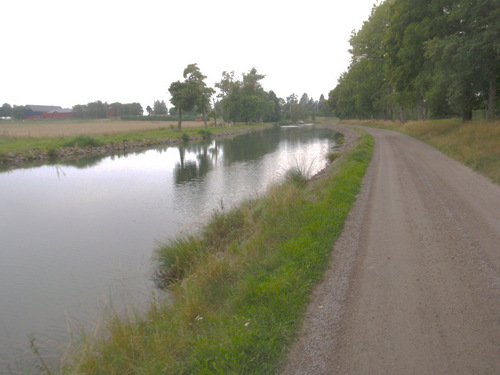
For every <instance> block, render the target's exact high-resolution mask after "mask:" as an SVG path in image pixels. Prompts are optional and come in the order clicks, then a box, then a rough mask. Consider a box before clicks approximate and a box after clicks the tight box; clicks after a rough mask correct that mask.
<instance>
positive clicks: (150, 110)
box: [146, 105, 153, 116]
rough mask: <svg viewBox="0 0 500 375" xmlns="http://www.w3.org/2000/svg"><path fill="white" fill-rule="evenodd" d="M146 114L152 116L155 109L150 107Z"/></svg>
mask: <svg viewBox="0 0 500 375" xmlns="http://www.w3.org/2000/svg"><path fill="white" fill-rule="evenodd" d="M146 112H147V113H148V116H151V115H152V114H153V108H151V106H150V105H148V106H147V107H146Z"/></svg>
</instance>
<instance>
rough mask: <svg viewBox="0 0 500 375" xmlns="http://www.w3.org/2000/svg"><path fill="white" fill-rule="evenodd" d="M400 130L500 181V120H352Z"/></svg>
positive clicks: (498, 182) (496, 181) (497, 181)
mask: <svg viewBox="0 0 500 375" xmlns="http://www.w3.org/2000/svg"><path fill="white" fill-rule="evenodd" d="M349 122H350V123H355V124H362V125H367V126H375V127H379V128H384V129H390V130H396V131H399V132H402V133H405V134H408V135H411V136H413V137H415V138H418V139H420V140H422V141H424V142H426V143H428V144H429V145H431V146H433V147H435V148H437V149H438V150H440V151H441V152H443V153H445V154H446V155H448V156H450V157H451V158H453V159H455V160H457V161H459V162H461V163H462V164H465V165H467V166H468V167H470V168H472V169H474V170H475V171H477V172H479V173H481V174H483V175H484V176H486V177H488V178H490V179H491V180H492V181H493V182H495V183H497V184H500V121H495V122H488V121H485V120H474V121H468V122H462V121H460V119H446V120H428V121H408V122H405V123H401V122H398V121H396V122H391V121H373V120H363V121H349Z"/></svg>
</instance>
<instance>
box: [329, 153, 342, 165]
mask: <svg viewBox="0 0 500 375" xmlns="http://www.w3.org/2000/svg"><path fill="white" fill-rule="evenodd" d="M339 156H340V154H339V153H337V152H330V153H329V154H328V155H327V159H328V161H329V162H330V163H331V162H332V161H334V160H335V159H337V158H338V157H339Z"/></svg>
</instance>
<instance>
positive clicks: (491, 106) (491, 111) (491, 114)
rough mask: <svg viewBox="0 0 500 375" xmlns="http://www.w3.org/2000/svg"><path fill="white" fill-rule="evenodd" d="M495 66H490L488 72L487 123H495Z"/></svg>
mask: <svg viewBox="0 0 500 375" xmlns="http://www.w3.org/2000/svg"><path fill="white" fill-rule="evenodd" d="M495 73H496V66H492V67H491V68H490V72H489V77H488V78H489V81H490V82H489V83H490V85H489V86H490V90H489V93H488V121H495V104H496V101H497V76H496V74H495Z"/></svg>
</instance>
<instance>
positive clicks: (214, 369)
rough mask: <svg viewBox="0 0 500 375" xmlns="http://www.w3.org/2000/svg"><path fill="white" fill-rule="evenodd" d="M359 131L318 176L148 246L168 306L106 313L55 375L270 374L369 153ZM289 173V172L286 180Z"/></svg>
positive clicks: (327, 256) (292, 181)
mask: <svg viewBox="0 0 500 375" xmlns="http://www.w3.org/2000/svg"><path fill="white" fill-rule="evenodd" d="M373 144H374V142H373V138H372V137H371V136H370V135H368V134H366V133H364V134H363V135H362V136H361V137H360V139H359V142H358V145H357V146H356V147H355V148H354V149H352V150H351V151H349V152H348V153H347V154H346V155H345V156H344V157H343V158H342V159H340V160H339V162H338V163H337V164H336V165H335V166H333V168H332V169H331V170H329V171H328V173H327V174H326V175H325V176H324V177H323V178H322V179H318V180H315V181H312V182H308V183H303V180H302V179H297V178H290V179H288V180H287V181H286V182H285V183H284V184H283V185H280V186H273V187H271V188H269V190H268V192H267V193H266V194H265V195H264V196H262V197H260V198H258V199H254V200H250V201H247V202H245V203H243V204H242V205H241V206H239V207H237V208H235V209H233V210H231V211H227V212H226V211H222V210H221V211H218V212H216V213H214V216H213V218H212V220H211V221H210V222H209V223H207V225H206V226H205V227H204V228H203V229H201V230H200V232H199V233H198V234H195V235H189V236H181V237H178V238H176V239H173V240H172V241H170V242H168V243H166V244H165V245H163V246H161V247H160V248H158V250H157V252H156V265H157V272H156V281H157V282H158V284H159V285H161V286H162V287H168V290H169V293H171V295H172V300H171V301H170V302H163V303H162V302H158V301H157V302H156V303H153V304H152V305H151V307H150V308H149V310H148V312H147V313H146V314H136V315H134V316H126V317H119V314H108V316H107V317H106V320H105V322H106V323H105V324H104V327H102V329H101V330H100V331H99V334H97V335H95V336H91V337H84V338H83V339H82V342H81V343H80V345H79V346H78V347H77V350H76V351H74V352H73V353H72V355H71V356H70V357H69V358H70V359H67V360H66V364H65V366H64V368H63V369H62V370H61V373H64V374H80V373H85V374H160V373H162V374H275V373H277V372H278V371H279V369H280V368H281V366H282V365H283V363H284V361H285V359H286V354H287V351H288V349H289V347H290V344H291V343H292V342H293V340H294V338H295V337H296V334H297V332H298V329H299V327H300V324H301V320H302V318H303V316H304V312H305V309H306V306H307V303H308V300H309V295H310V293H311V290H312V288H313V286H314V285H315V284H316V283H317V282H318V281H319V280H320V278H321V276H322V275H323V273H324V271H325V269H326V268H327V266H328V263H329V259H330V253H331V251H332V247H333V243H334V242H335V240H336V238H337V237H338V236H339V235H340V233H341V231H342V228H343V225H344V222H345V219H346V217H347V214H348V212H349V210H350V208H351V206H352V205H353V203H354V201H355V198H356V194H357V192H358V191H359V189H360V186H361V182H362V178H363V175H364V173H365V171H366V168H367V166H368V163H369V160H370V158H371V155H372V151H373ZM294 173H295V172H294Z"/></svg>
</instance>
